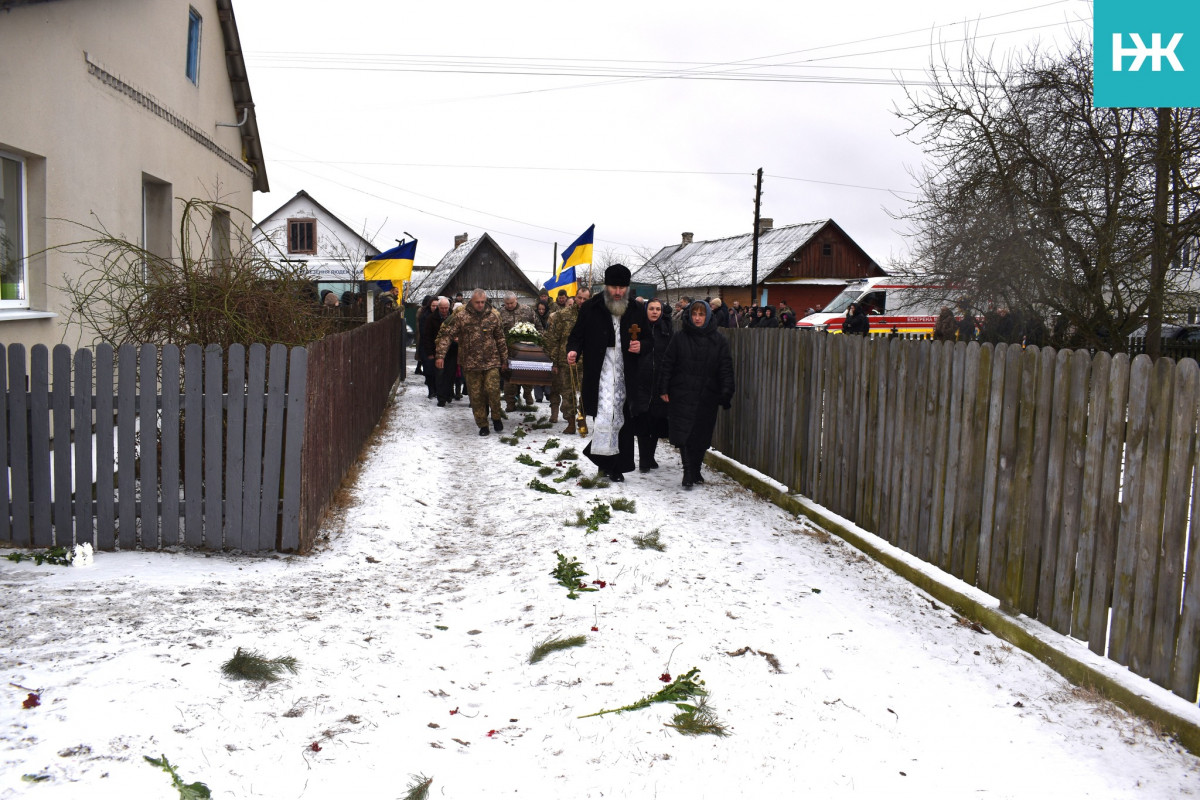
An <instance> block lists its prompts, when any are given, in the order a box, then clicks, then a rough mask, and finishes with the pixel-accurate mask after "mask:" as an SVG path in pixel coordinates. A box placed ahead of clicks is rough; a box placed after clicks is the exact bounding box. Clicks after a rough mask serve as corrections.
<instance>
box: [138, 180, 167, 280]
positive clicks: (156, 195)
mask: <svg viewBox="0 0 1200 800" xmlns="http://www.w3.org/2000/svg"><path fill="white" fill-rule="evenodd" d="M142 247H143V248H144V249H145V250H146V251H147V252H148V253H150V254H152V255H155V256H158V257H159V258H161V259H164V260H166V259H169V258H170V257H171V184H169V183H166V182H165V181H160V180H158V179H156V178H154V177H152V176H150V175H147V174H145V173H142ZM142 266H143V268H145V267H146V265H145V264H143V265H142ZM144 277H150V276H149V274H147V275H145V276H144Z"/></svg>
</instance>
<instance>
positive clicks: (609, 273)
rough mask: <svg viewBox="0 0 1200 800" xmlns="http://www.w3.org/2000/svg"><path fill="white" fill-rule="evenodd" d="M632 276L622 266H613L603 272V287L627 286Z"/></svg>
mask: <svg viewBox="0 0 1200 800" xmlns="http://www.w3.org/2000/svg"><path fill="white" fill-rule="evenodd" d="M632 277H633V276H632V275H631V274H630V272H629V267H627V266H625V265H624V264H613V265H612V266H611V267H609V268H608V269H606V270H604V285H605V286H628V285H629V281H630V279H631V278H632Z"/></svg>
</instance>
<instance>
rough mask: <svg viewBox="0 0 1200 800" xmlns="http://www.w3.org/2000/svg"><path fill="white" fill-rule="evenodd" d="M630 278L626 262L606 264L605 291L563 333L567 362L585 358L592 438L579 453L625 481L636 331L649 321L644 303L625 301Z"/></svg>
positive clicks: (583, 390)
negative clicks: (568, 330) (565, 334)
mask: <svg viewBox="0 0 1200 800" xmlns="http://www.w3.org/2000/svg"><path fill="white" fill-rule="evenodd" d="M629 280H630V273H629V269H628V267H626V266H625V265H624V264H613V265H612V266H611V267H609V268H608V269H607V270H605V271H604V291H603V292H601V293H599V294H597V295H596V296H595V297H592V298H591V299H590V300H588V301H586V302H585V303H584V304H583V305H582V306H580V307H579V319H578V320H576V322H575V327H574V328H573V329H572V331H571V335H570V336H569V337H568V338H567V364H570V365H573V364H575V362H576V361H578V360H579V359H580V358H582V359H583V381H582V384H581V385H580V387H579V395H580V396H579V402H580V405H582V406H583V413H584V414H586V415H587V416H589V417H593V418H594V420H593V422H592V425H591V431H592V441H591V442H590V443H589V444H588V446H587V447H585V448H584V450H583V454H584V455H586V456H587V457H588V458H590V459H591V460H592V462H593V463H595V465H596V466H597V467H599V468H600V469H601V471H603V472H604V473H605V474H606V475H607V476H608V477H609V479H611V480H613V481H623V480H625V478H624V474H623V473H626V472H631V471H633V425H632V424H629V423H631V421H632V414H631V413H630V407H629V398H630V397H631V396H632V395H633V393H634V390H635V387H636V382H637V376H638V360H639V358H640V357H641V349H642V343H641V342H640V341H639V340H638V334H640V333H641V332H642V331H644V330H646V324H647V320H646V311H645V307H644V306H643V305H642V304H641V303H631V302H629ZM635 326H636V329H635Z"/></svg>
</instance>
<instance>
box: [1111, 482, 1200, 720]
mask: <svg viewBox="0 0 1200 800" xmlns="http://www.w3.org/2000/svg"><path fill="white" fill-rule="evenodd" d="M1197 466H1200V465H1197ZM1189 518H1190V519H1189V539H1188V542H1187V554H1188V555H1187V569H1186V571H1185V573H1184V579H1185V581H1186V582H1185V584H1184V587H1183V607H1182V609H1181V611H1180V614H1179V632H1178V634H1177V635H1176V637H1175V659H1174V661H1173V662H1172V665H1171V691H1173V692H1174V693H1175V694H1177V695H1179V696H1180V697H1182V698H1183V699H1185V700H1188V701H1189V702H1195V701H1196V687H1197V685H1198V684H1200V469H1195V470H1193V472H1192V504H1191V512H1190V514H1189ZM1093 649H1094V648H1093Z"/></svg>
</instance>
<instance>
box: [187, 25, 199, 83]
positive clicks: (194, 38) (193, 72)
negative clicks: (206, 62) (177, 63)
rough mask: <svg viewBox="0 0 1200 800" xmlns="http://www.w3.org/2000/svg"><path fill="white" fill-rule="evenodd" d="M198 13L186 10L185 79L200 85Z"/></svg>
mask: <svg viewBox="0 0 1200 800" xmlns="http://www.w3.org/2000/svg"><path fill="white" fill-rule="evenodd" d="M201 21H202V20H201V19H200V12H198V11H196V9H194V8H189V9H188V40H187V77H188V80H189V81H191V82H192V83H195V84H197V85H199V83H200V24H201Z"/></svg>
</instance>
